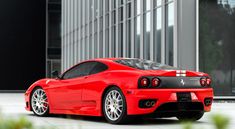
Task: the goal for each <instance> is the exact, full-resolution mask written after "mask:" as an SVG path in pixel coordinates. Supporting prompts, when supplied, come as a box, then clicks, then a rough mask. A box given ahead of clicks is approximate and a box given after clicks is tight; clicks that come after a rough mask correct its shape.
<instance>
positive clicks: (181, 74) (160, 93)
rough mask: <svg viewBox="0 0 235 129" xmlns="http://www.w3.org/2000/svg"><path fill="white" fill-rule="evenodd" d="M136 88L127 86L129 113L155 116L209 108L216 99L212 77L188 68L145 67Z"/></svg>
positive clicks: (167, 115)
mask: <svg viewBox="0 0 235 129" xmlns="http://www.w3.org/2000/svg"><path fill="white" fill-rule="evenodd" d="M143 73H145V75H143V76H141V77H140V78H139V79H138V82H137V88H136V89H128V90H127V95H126V99H127V102H128V103H127V104H128V106H127V107H128V111H127V113H128V115H138V114H151V115H153V116H156V117H172V116H179V115H180V114H182V113H185V112H186V113H192V112H203V113H204V112H209V111H210V110H211V105H212V100H213V89H212V88H211V78H210V77H209V76H208V75H207V74H204V73H199V72H193V71H186V70H148V71H143Z"/></svg>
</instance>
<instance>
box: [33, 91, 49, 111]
mask: <svg viewBox="0 0 235 129" xmlns="http://www.w3.org/2000/svg"><path fill="white" fill-rule="evenodd" d="M31 106H32V109H33V111H34V112H35V113H36V114H37V115H43V114H44V113H46V112H47V109H48V100H47V96H46V93H45V91H44V90H43V89H36V90H35V91H34V92H33V94H32V97H31Z"/></svg>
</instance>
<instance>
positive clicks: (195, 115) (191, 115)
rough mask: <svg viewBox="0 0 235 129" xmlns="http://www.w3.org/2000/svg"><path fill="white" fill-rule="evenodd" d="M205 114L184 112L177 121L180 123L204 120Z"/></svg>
mask: <svg viewBox="0 0 235 129" xmlns="http://www.w3.org/2000/svg"><path fill="white" fill-rule="evenodd" d="M203 115H204V112H184V113H181V114H180V115H178V116H177V119H178V120H180V121H186V120H190V121H197V120H199V119H201V118H202V116H203Z"/></svg>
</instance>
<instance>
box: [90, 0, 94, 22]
mask: <svg viewBox="0 0 235 129" xmlns="http://www.w3.org/2000/svg"><path fill="white" fill-rule="evenodd" d="M89 4H90V11H89V13H90V14H89V19H90V20H91V19H92V15H93V9H94V6H93V2H92V0H89Z"/></svg>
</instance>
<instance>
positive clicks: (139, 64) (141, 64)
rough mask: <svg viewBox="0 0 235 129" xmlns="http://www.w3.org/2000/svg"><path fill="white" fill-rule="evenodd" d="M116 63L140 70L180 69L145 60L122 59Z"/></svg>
mask: <svg viewBox="0 0 235 129" xmlns="http://www.w3.org/2000/svg"><path fill="white" fill-rule="evenodd" d="M115 62H117V63H119V64H122V65H126V66H128V67H132V68H135V69H140V70H158V69H169V70H170V69H178V68H175V67H172V66H169V65H164V64H160V63H157V62H153V61H150V60H143V59H120V60H115Z"/></svg>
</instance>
